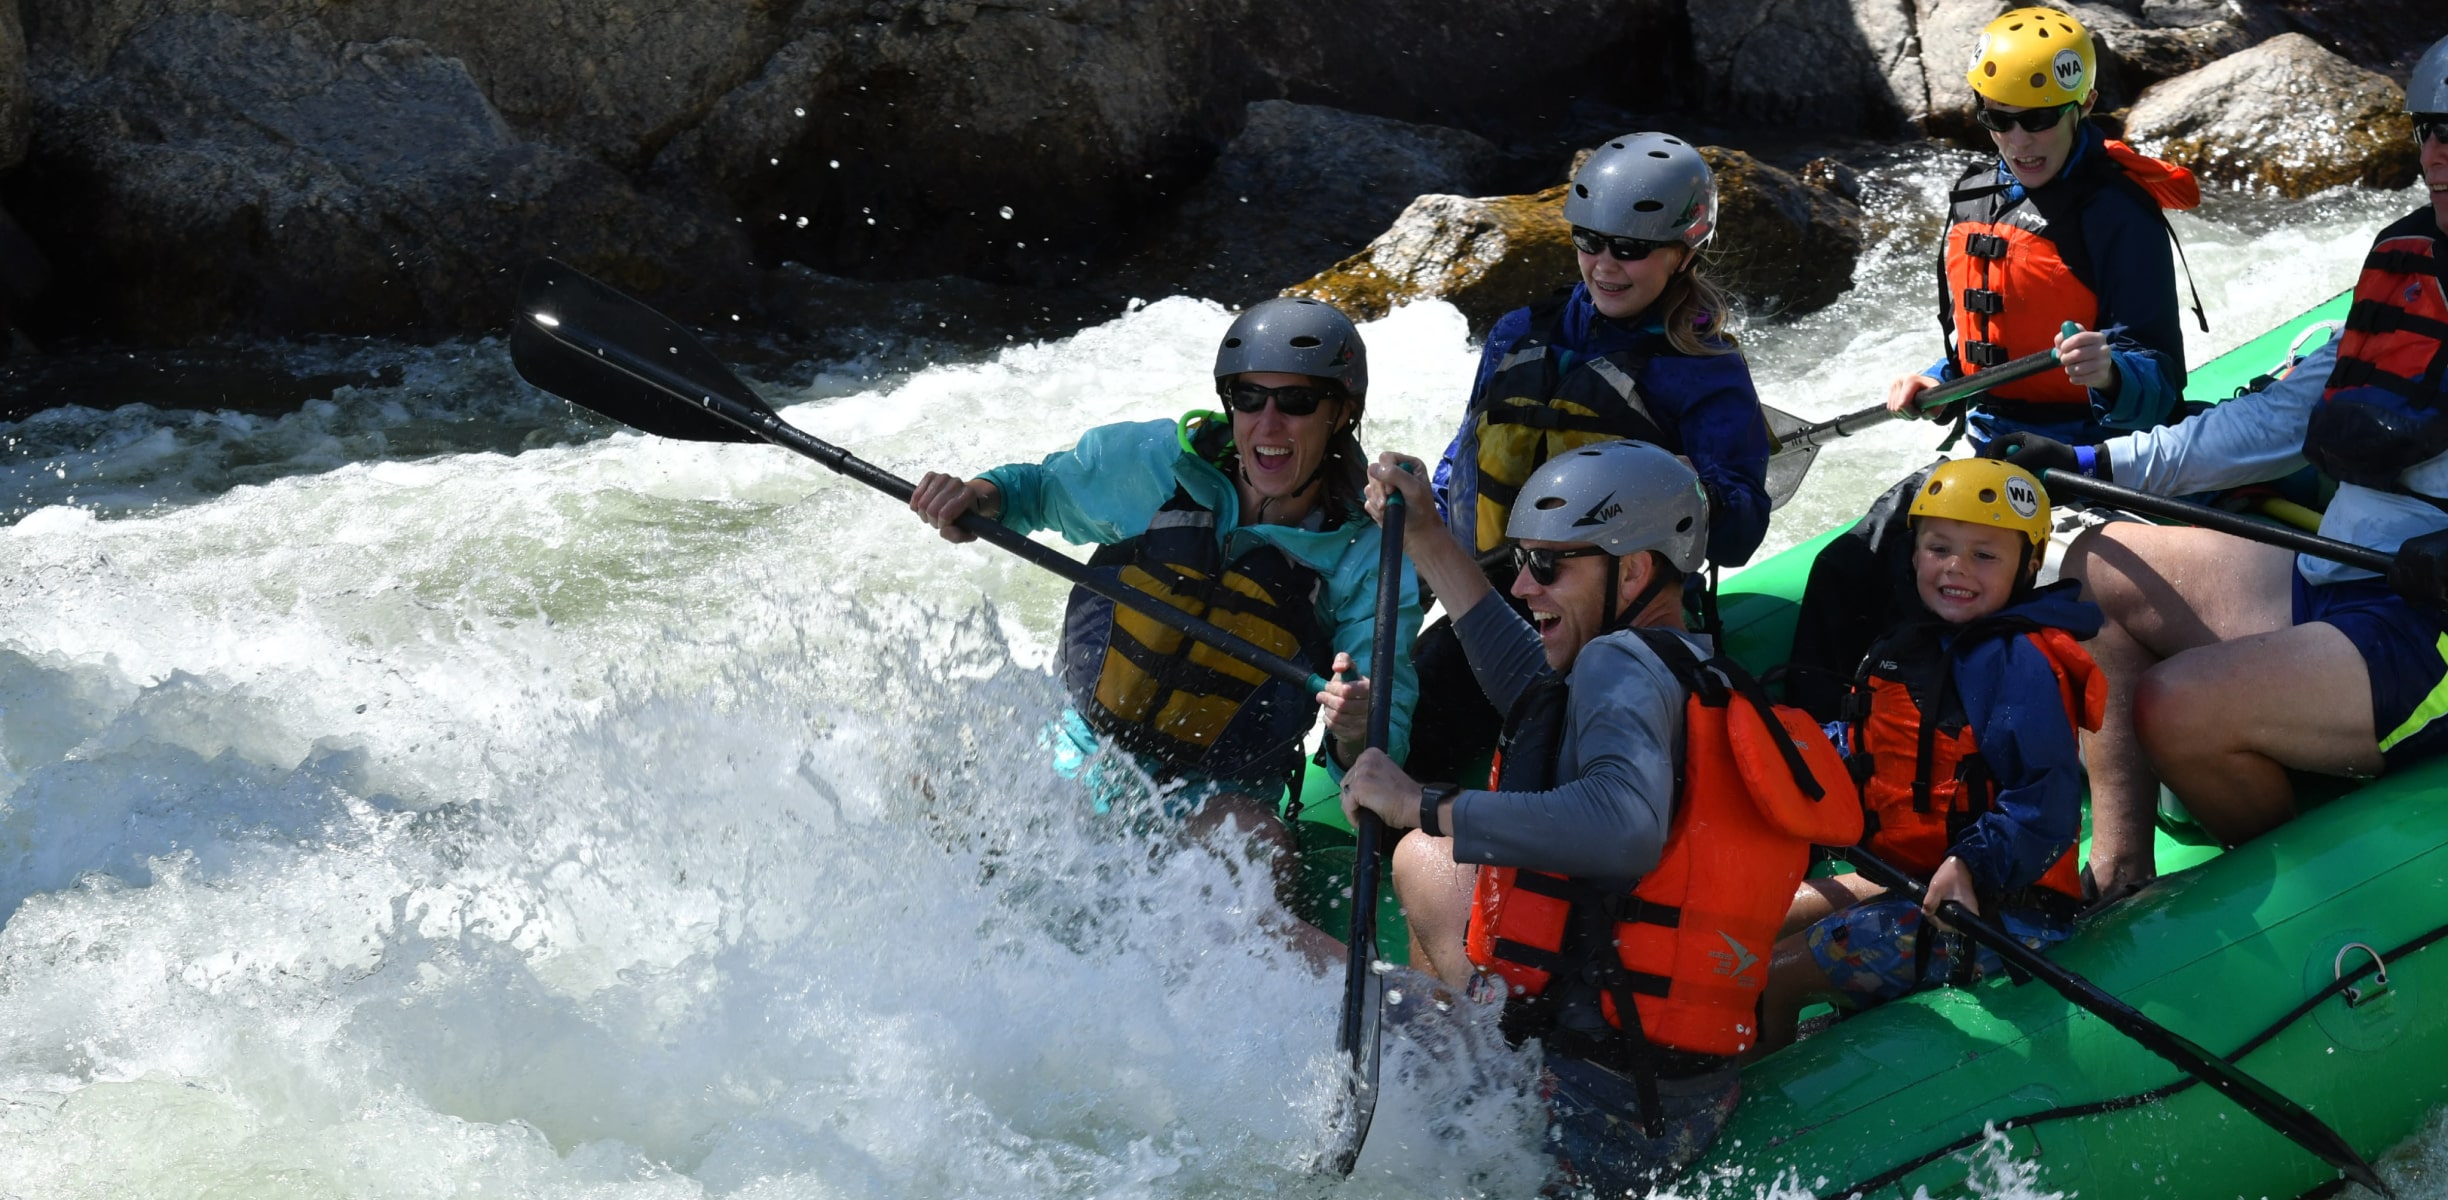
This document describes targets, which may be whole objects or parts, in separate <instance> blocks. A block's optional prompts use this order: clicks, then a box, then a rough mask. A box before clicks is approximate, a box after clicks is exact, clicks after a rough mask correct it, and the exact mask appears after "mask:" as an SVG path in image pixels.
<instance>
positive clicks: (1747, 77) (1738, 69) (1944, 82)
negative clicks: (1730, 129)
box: [1685, 0, 2285, 142]
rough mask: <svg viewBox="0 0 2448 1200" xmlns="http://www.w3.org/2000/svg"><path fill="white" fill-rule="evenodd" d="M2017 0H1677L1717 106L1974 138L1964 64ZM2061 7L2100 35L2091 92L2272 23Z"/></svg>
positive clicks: (2179, 2) (2181, 62)
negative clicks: (1682, 0)
mask: <svg viewBox="0 0 2448 1200" xmlns="http://www.w3.org/2000/svg"><path fill="white" fill-rule="evenodd" d="M2014 7H2017V0H1686V5H1685V11H1686V13H1687V14H1688V17H1689V20H1690V28H1691V41H1692V56H1693V59H1694V61H1695V62H1696V64H1697V65H1698V68H1699V71H1700V75H1701V80H1700V82H1701V91H1702V95H1703V96H1705V97H1706V99H1707V102H1708V103H1709V105H1710V106H1711V107H1712V108H1715V109H1717V110H1719V111H1721V112H1723V113H1725V114H1727V115H1730V116H1735V117H1741V118H1747V119H1751V120H1763V121H1774V122H1778V123H1781V124H1794V125H1800V126H1803V127H1806V128H1812V129H1821V130H1828V131H1834V132H1847V133H1855V134H1867V135H1880V134H1889V133H1895V132H1899V131H1902V130H1904V129H1906V128H1911V129H1917V130H1920V131H1921V132H1925V133H1930V134H1935V135H1940V136H1947V137H1954V138H1959V139H1966V140H1972V141H1975V142H1977V141H1978V137H1979V135H1978V131H1977V129H1976V127H1975V126H1974V124H1973V122H1972V91H1971V89H1970V88H1969V87H1967V86H1965V83H1964V70H1965V68H1966V67H1967V66H1968V65H1969V64H1970V63H1971V61H1972V49H1973V46H1974V45H1975V44H1977V43H1978V41H1979V40H1980V34H1981V30H1983V29H1985V28H1987V27H1988V24H1989V22H1991V21H1993V20H1995V19H1997V17H1998V16H2000V15H2001V14H2003V13H2004V12H2006V11H2007V10H2008V9H2010V8H2014ZM2063 7H2066V8H2069V9H2071V10H2072V11H2073V12H2074V13H2075V14H2076V15H2077V16H2079V17H2081V19H2082V21H2083V23H2084V24H2085V25H2086V26H2088V27H2089V28H2090V29H2091V31H2092V33H2093V35H2094V37H2095V39H2096V42H2097V45H2098V47H2099V58H2100V91H2101V102H2102V104H2103V105H2104V106H2105V107H2106V108H2109V109H2114V108H2118V107H2122V106H2123V105H2125V104H2126V103H2129V102H2130V101H2131V99H2132V97H2133V96H2134V95H2135V94H2137V93H2139V92H2140V91H2141V90H2142V89H2143V88H2144V87H2147V86H2149V85H2150V84H2152V83H2154V82H2157V81H2158V80H2161V79H2165V78H2167V77H2169V76H2172V75H2178V74H2182V73H2183V72H2185V71H2189V70H2193V69H2194V68H2196V67H2200V66H2202V65H2204V64H2206V63H2209V62H2211V61H2213V60H2215V59H2217V58H2219V57H2221V56H2223V55H2225V54H2229V53H2232V52H2234V51H2236V50H2240V49H2243V48H2244V47H2246V46H2249V45H2252V44H2253V43H2255V42H2257V41H2260V40H2261V39H2263V38H2266V37H2268V36H2270V35H2271V34H2274V33H2277V32H2279V31H2280V30H2281V29H2283V28H2284V27H2285V21H2284V17H2283V15H2282V14H2280V13H2279V12H2278V11H2277V10H2276V8H2275V7H2274V6H2273V4H2272V2H2271V0H2122V2H2120V3H2114V4H2095V3H2079V4H2070V5H2065V6H2063Z"/></svg>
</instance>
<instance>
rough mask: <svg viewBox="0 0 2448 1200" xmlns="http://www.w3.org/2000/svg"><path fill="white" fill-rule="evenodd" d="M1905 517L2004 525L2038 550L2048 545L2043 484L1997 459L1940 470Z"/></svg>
mask: <svg viewBox="0 0 2448 1200" xmlns="http://www.w3.org/2000/svg"><path fill="white" fill-rule="evenodd" d="M1905 516H1906V517H1908V518H1920V517H1948V518H1952V519H1954V520H1957V521H1970V522H1971V523H1973V524H1975V525H2001V526H2004V527H2006V528H2008V529H2020V530H2022V531H2023V536H2025V537H2027V538H2030V539H2031V543H2032V546H2033V547H2034V548H2035V549H2037V548H2038V547H2041V546H2045V545H2047V544H2048V535H2049V502H2048V493H2047V492H2044V491H2041V490H2040V481H2039V480H2037V479H2034V478H2033V477H2032V473H2031V472H2029V471H2026V470H2024V469H2023V468H2021V467H2018V466H2016V465H2014V464H2013V463H2010V462H2005V461H2003V460H2000V459H1995V458H1956V459H1949V460H1947V461H1946V462H1942V463H1940V464H1938V469H1937V470H1935V471H1932V472H1930V477H1929V482H1927V483H1924V484H1922V485H1921V493H1920V494H1919V495H1917V496H1914V497H1913V502H1912V509H1911V511H1909V512H1907V513H1906V514H1905Z"/></svg>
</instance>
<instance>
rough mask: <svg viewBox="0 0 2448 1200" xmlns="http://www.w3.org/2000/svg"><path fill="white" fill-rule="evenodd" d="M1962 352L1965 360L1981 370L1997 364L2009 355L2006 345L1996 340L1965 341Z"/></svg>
mask: <svg viewBox="0 0 2448 1200" xmlns="http://www.w3.org/2000/svg"><path fill="white" fill-rule="evenodd" d="M1963 354H1964V361H1965V362H1968V363H1970V364H1972V365H1973V366H1974V367H1976V368H1979V369H1981V370H1987V369H1988V368H1990V367H1994V366H1997V365H1998V364H2000V363H2003V362H2005V361H2006V360H2007V358H2008V357H2009V356H2008V355H2007V353H2006V347H2004V346H2001V345H1998V344H1997V343H1996V342H1965V343H1964V348H1963Z"/></svg>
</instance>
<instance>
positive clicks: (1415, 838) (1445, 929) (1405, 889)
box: [1394, 829, 1479, 987]
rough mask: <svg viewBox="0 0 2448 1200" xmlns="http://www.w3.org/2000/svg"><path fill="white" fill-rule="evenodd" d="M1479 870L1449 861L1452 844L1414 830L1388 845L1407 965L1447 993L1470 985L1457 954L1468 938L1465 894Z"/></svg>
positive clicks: (1463, 954)
mask: <svg viewBox="0 0 2448 1200" xmlns="http://www.w3.org/2000/svg"><path fill="white" fill-rule="evenodd" d="M1478 883H1479V868H1477V867H1472V866H1464V865H1463V864H1461V863H1457V862H1455V861H1454V860H1453V839H1451V838H1432V837H1429V836H1428V835H1427V834H1424V833H1421V832H1420V831H1418V830H1416V829H1414V830H1412V831H1411V832H1409V833H1407V834H1404V835H1403V839H1402V840H1401V841H1400V842H1397V843H1395V844H1394V895H1395V897H1396V898H1397V899H1399V900H1401V901H1402V906H1403V919H1404V920H1405V921H1407V922H1409V924H1410V926H1411V965H1412V966H1413V967H1416V968H1418V969H1419V970H1422V971H1426V972H1428V973H1429V974H1431V975H1434V976H1436V977H1437V978H1439V979H1442V980H1444V981H1445V982H1446V983H1447V984H1449V985H1451V986H1453V987H1461V986H1462V985H1464V984H1466V983H1468V982H1470V977H1471V973H1472V971H1473V969H1474V968H1473V967H1472V966H1471V961H1470V955H1469V953H1468V952H1467V951H1465V949H1464V948H1463V942H1464V939H1465V938H1466V937H1467V936H1468V934H1469V932H1470V903H1471V890H1472V889H1473V888H1474V887H1476V886H1477V885H1478Z"/></svg>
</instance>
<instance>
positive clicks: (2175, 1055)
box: [1843, 847, 2396, 1196]
mask: <svg viewBox="0 0 2448 1200" xmlns="http://www.w3.org/2000/svg"><path fill="white" fill-rule="evenodd" d="M1843 858H1844V859H1845V860H1846V861H1847V862H1850V863H1852V864H1853V865H1854V866H1855V867H1857V868H1860V869H1861V870H1862V871H1863V873H1864V874H1867V875H1869V876H1870V877H1872V878H1873V879H1876V880H1877V881H1878V882H1880V883H1882V884H1885V885H1886V886H1888V887H1891V888H1894V889H1896V890H1898V891H1900V892H1903V893H1904V894H1905V895H1908V896H1910V897H1912V898H1913V899H1915V900H1919V899H1921V898H1922V892H1923V891H1924V890H1925V889H1924V886H1923V884H1922V883H1921V881H1920V880H1918V879H1915V878H1913V877H1912V876H1910V875H1908V874H1905V873H1904V872H1903V871H1901V870H1898V869H1897V868H1896V867H1894V866H1893V865H1891V864H1889V863H1887V862H1885V861H1883V860H1881V859H1880V858H1879V857H1878V856H1877V855H1874V854H1871V853H1870V852H1868V851H1866V850H1862V849H1860V848H1858V847H1857V848H1855V849H1851V850H1847V851H1845V852H1844V853H1843ZM1942 911H1943V915H1944V916H1945V917H1946V920H1947V924H1949V925H1952V926H1954V927H1955V928H1956V929H1959V930H1962V931H1963V932H1964V933H1965V934H1966V935H1967V936H1969V937H1970V938H1971V939H1972V940H1973V941H1976V942H1979V943H1980V944H1981V945H1983V946H1986V947H1988V948H1989V949H1991V950H1993V951H1995V952H1996V953H1997V956H1998V957H1999V958H2002V959H2005V960H2006V962H2007V963H2008V964H2009V965H2011V966H2013V967H2015V968H2016V969H2018V970H2021V971H2023V972H2025V973H2027V974H2029V975H2031V976H2032V977H2033V978H2035V979H2038V980H2039V981H2041V982H2042V983H2045V984H2047V985H2049V987H2051V988H2053V989H2055V990H2056V992H2057V994H2058V995H2060V996H2063V997H2065V998H2066V999H2067V1000H2070V1001H2072V1002H2073V1003H2074V1005H2075V1006H2076V1007H2078V1008H2081V1009H2083V1010H2084V1011H2086V1012H2088V1013H2090V1014H2091V1015H2093V1016H2095V1017H2098V1018H2099V1019H2101V1020H2103V1021H2106V1022H2108V1024H2109V1025H2110V1026H2111V1027H2113V1028H2114V1029H2115V1030H2116V1031H2117V1032H2118V1033H2122V1034H2124V1035H2125V1036H2126V1037H2129V1038H2132V1039H2133V1040H2134V1041H2135V1042H2137V1043H2140V1045H2141V1046H2142V1048H2143V1049H2145V1050H2148V1051H2150V1052H2151V1053H2153V1054H2156V1055H2158V1056H2159V1057H2161V1058H2164V1059H2166V1060H2167V1061H2168V1062H2170V1063H2173V1064H2174V1065H2175V1066H2176V1068H2177V1069H2178V1070H2181V1071H2183V1072H2184V1073H2185V1074H2187V1075H2190V1076H2192V1077H2194V1078H2195V1079H2199V1080H2201V1081H2202V1082H2203V1083H2206V1084H2209V1085H2210V1086H2211V1087H2213V1088H2216V1089H2218V1092H2219V1094H2220V1095H2223V1096H2225V1097H2227V1098H2228V1099H2230V1100H2233V1101H2235V1102H2236V1105H2237V1106H2238V1107H2240V1108H2242V1109H2243V1110H2244V1111H2245V1112H2247V1113H2250V1114H2252V1115H2253V1117H2254V1118H2256V1119H2258V1120H2259V1121H2260V1122H2261V1123H2262V1124H2264V1125H2267V1126H2269V1127H2270V1128H2272V1129H2274V1130H2277V1131H2278V1132H2279V1133H2281V1134H2284V1135H2286V1137H2287V1139H2288V1140H2289V1141H2292V1142H2294V1143H2295V1144H2296V1145H2298V1146H2301V1147H2303V1148H2304V1149H2306V1150H2309V1151H2311V1152H2312V1154H2313V1155H2314V1156H2315V1157H2317V1158H2319V1159H2320V1160H2321V1161H2322V1162H2325V1163H2328V1164H2329V1165H2330V1166H2333V1167H2336V1168H2337V1169H2338V1170H2339V1171H2340V1172H2341V1173H2343V1174H2344V1175H2345V1176H2346V1177H2347V1178H2348V1179H2351V1180H2353V1181H2355V1182H2356V1183H2359V1184H2362V1185H2363V1186H2364V1187H2367V1188H2370V1189H2371V1190H2373V1191H2375V1192H2378V1193H2380V1194H2381V1195H2384V1196H2394V1195H2395V1194H2396V1193H2394V1192H2391V1191H2390V1190H2389V1187H2388V1184H2387V1183H2385V1182H2383V1181H2382V1180H2381V1178H2380V1174H2379V1172H2377V1171H2374V1170H2372V1165H2371V1164H2370V1163H2368V1162H2365V1161H2364V1160H2363V1156H2362V1155H2360V1154H2357V1153H2356V1152H2355V1148H2354V1147H2353V1146H2352V1145H2349V1144H2348V1143H2347V1141H2346V1139H2345V1138H2343V1137H2341V1136H2339V1134H2338V1132H2337V1131H2336V1130H2334V1129H2331V1128H2329V1126H2328V1125H2327V1124H2326V1123H2325V1122H2323V1121H2322V1120H2321V1119H2320V1118H2319V1117H2316V1116H2313V1115H2312V1112H2311V1110H2310V1109H2307V1108H2305V1107H2304V1106H2303V1105H2300V1104H2297V1103H2295V1102H2294V1101H2292V1100H2289V1099H2287V1098H2286V1097H2285V1096H2283V1095H2280V1094H2279V1093H2278V1091H2277V1090H2276V1089H2274V1088H2272V1087H2270V1085H2268V1084H2266V1083H2263V1082H2261V1081H2260V1080H2258V1079H2255V1078H2253V1077H2252V1076H2251V1075H2248V1074H2246V1073H2245V1072H2244V1071H2243V1069H2242V1068H2240V1067H2237V1066H2236V1065H2235V1064H2233V1063H2230V1062H2228V1061H2227V1060H2225V1059H2223V1058H2220V1057H2218V1056H2217V1055H2215V1054H2212V1053H2210V1052H2209V1051H2208V1050H2205V1049H2203V1048H2202V1047H2200V1046H2199V1045H2196V1044H2195V1043H2194V1042H2193V1041H2192V1040H2191V1039H2189V1038H2187V1037H2185V1036H2184V1035H2182V1034H2179V1033H2177V1032H2176V1031H2174V1030H2172V1029H2169V1028H2168V1027H2167V1026H2165V1025H2161V1024H2160V1023H2158V1022H2157V1021H2153V1020H2151V1019H2150V1018H2149V1017H2146V1016H2143V1015H2142V1013H2141V1010H2139V1009H2136V1008H2135V1007H2134V1006H2132V1005H2130V1004H2127V1003H2125V1002H2124V1001H2122V1000H2119V999H2117V998H2116V997H2114V996H2111V995H2109V994H2108V993H2107V992H2104V991H2102V990H2100V987H2099V985H2097V984H2095V983H2092V982H2091V981H2090V980H2088V979H2085V978H2083V977H2082V976H2080V975H2077V974H2075V973H2074V972H2072V971H2069V970H2067V969H2065V968H2064V967H2061V966H2058V965H2057V964H2056V963H2054V962H2052V961H2050V960H2049V959H2048V958H2047V956H2045V955H2043V954H2041V953H2040V952H2039V951H2037V950H2034V949H2032V948H2031V947H2029V946H2026V945H2024V944H2023V942H2022V941H2021V939H2018V938H2016V937H2014V936H2013V935H2011V934H2009V933H2007V932H2006V931H2005V930H2003V929H2000V928H1998V927H1997V926H1995V925H1992V924H1990V923H1989V922H1988V921H1986V920H1984V919H1982V917H1981V916H1980V915H1979V914H1977V913H1974V912H1973V911H1972V910H1971V909H1968V908H1965V907H1964V906H1963V905H1961V904H1959V903H1956V902H1955V901H1952V900H1950V901H1948V902H1947V903H1946V905H1945V907H1944V909H1943V910H1942Z"/></svg>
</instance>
